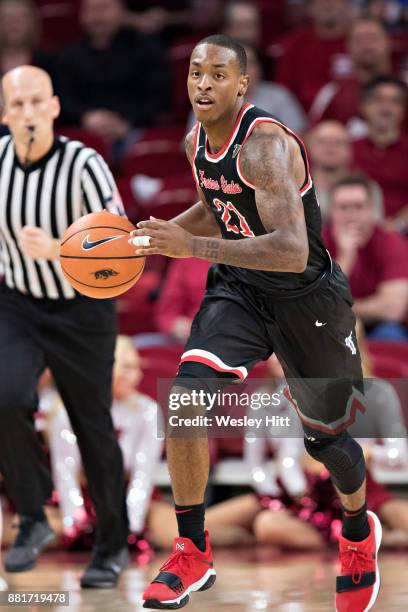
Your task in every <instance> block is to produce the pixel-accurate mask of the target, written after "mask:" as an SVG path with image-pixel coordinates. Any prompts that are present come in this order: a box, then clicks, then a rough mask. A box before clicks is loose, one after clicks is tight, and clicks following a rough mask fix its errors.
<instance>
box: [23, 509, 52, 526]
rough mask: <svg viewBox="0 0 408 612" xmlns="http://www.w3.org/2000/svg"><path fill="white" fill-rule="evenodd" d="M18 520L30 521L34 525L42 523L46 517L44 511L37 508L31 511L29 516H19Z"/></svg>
mask: <svg viewBox="0 0 408 612" xmlns="http://www.w3.org/2000/svg"><path fill="white" fill-rule="evenodd" d="M20 519H21V520H22V521H32V522H36V523H42V522H43V521H45V520H46V519H47V517H46V516H45V512H44V510H43V509H42V508H39V509H38V510H33V512H30V514H22V515H20Z"/></svg>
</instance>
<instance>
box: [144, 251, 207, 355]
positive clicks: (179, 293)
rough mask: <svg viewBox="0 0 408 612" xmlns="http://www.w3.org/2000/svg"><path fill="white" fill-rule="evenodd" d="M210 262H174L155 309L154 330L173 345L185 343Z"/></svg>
mask: <svg viewBox="0 0 408 612" xmlns="http://www.w3.org/2000/svg"><path fill="white" fill-rule="evenodd" d="M209 265H210V264H209V262H208V261H205V260H204V259H195V258H189V259H175V260H174V261H172V262H171V263H170V266H169V268H168V272H167V276H166V279H165V281H164V285H163V288H162V291H161V294H160V297H159V300H158V302H157V306H156V321H157V328H158V330H159V331H160V332H161V333H163V334H168V335H169V336H170V337H171V338H172V339H173V340H175V341H176V342H180V343H184V342H185V341H186V340H187V338H188V336H189V334H190V328H191V323H192V321H193V319H194V317H195V314H196V312H197V310H198V307H199V306H200V303H201V300H202V298H203V294H204V290H205V284H206V279H207V273H208V268H209Z"/></svg>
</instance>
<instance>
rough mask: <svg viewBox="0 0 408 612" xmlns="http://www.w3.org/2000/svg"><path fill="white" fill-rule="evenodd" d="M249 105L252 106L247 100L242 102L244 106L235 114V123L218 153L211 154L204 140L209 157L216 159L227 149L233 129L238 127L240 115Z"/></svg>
mask: <svg viewBox="0 0 408 612" xmlns="http://www.w3.org/2000/svg"><path fill="white" fill-rule="evenodd" d="M250 106H252V105H251V104H250V103H249V102H247V103H246V104H244V106H243V107H242V108H241V110H240V111H239V113H238V115H237V118H236V119H235V123H234V125H233V126H232V128H231V131H230V133H229V134H228V138H227V140H226V141H225V142H224V144H223V147H222V149H220V150H219V151H218V153H214V154H213V153H210V152H209V150H208V147H207V144H208V139H207V140H206V142H205V150H206V153H207V155H208V157H210V158H211V159H218V158H219V157H221V155H223V153H225V151H226V150H227V149H228V147H229V146H230V144H231V139H232V137H233V135H234V133H235V130H236V129H237V127H238V125H239V123H240V121H241V119H242V115H243V114H244V112H245V111H246V109H247V108H248V107H250Z"/></svg>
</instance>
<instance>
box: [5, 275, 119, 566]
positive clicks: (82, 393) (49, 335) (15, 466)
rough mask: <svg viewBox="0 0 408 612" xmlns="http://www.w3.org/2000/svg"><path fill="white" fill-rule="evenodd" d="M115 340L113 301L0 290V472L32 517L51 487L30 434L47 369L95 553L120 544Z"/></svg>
mask: <svg viewBox="0 0 408 612" xmlns="http://www.w3.org/2000/svg"><path fill="white" fill-rule="evenodd" d="M115 337H116V315H115V308H114V303H113V301H112V300H91V299H89V298H86V297H82V296H78V297H76V298H74V299H72V300H49V299H35V298H32V297H27V296H25V295H23V294H21V293H19V292H18V291H14V290H11V289H9V288H7V287H6V286H5V285H4V284H3V285H0V471H1V473H2V475H3V477H4V480H5V485H6V488H7V491H8V493H9V495H10V497H11V499H12V501H13V503H14V504H15V506H16V509H17V512H18V513H19V514H28V515H30V514H34V513H36V512H38V511H39V510H40V509H41V507H42V506H43V505H44V503H45V502H46V500H47V499H48V498H49V497H50V495H51V493H52V490H53V485H52V480H51V475H50V473H49V470H48V468H47V466H46V465H45V462H44V456H43V453H42V448H41V444H40V442H39V439H38V436H37V434H36V432H35V428H34V422H33V415H34V412H35V410H36V408H37V392H36V387H37V382H38V378H39V376H40V374H41V373H42V371H43V370H44V368H45V367H47V366H48V367H49V368H50V370H51V372H52V375H53V378H54V381H55V384H56V386H57V388H58V391H59V393H60V395H61V398H62V400H63V402H64V405H65V408H66V409H67V412H68V415H69V418H70V421H71V424H72V428H73V431H74V433H75V435H76V437H77V441H78V445H79V448H80V451H81V455H82V461H83V466H84V470H85V473H86V477H87V481H88V487H89V493H90V497H91V499H92V502H93V504H94V507H95V511H96V515H97V534H96V548H97V550H98V551H99V552H101V553H102V554H108V555H109V554H112V553H114V552H116V551H117V550H118V549H119V548H121V547H123V546H125V545H126V541H127V532H128V522H127V512H126V488H125V482H124V472H123V459H122V453H121V450H120V448H119V444H118V441H117V438H116V436H115V433H114V429H113V423H112V419H111V413H110V409H111V384H112V365H113V359H114V348H115Z"/></svg>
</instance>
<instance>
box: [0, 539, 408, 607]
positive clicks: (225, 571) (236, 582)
mask: <svg viewBox="0 0 408 612" xmlns="http://www.w3.org/2000/svg"><path fill="white" fill-rule="evenodd" d="M163 560H164V556H157V557H155V559H154V560H153V562H152V563H151V564H150V565H149V566H147V567H144V568H138V567H137V566H136V565H135V564H134V563H132V564H131V565H130V567H129V569H128V570H127V571H126V573H125V574H124V576H123V578H122V580H121V583H120V586H119V588H118V589H115V590H103V591H102V590H86V591H84V590H82V591H81V590H80V588H79V585H78V577H79V575H80V572H81V570H82V569H83V567H84V565H85V563H86V561H87V555H85V554H83V553H81V554H79V553H76V554H74V553H57V552H55V553H54V552H50V553H46V554H44V555H43V557H42V559H41V562H40V564H39V565H38V567H37V568H36V569H35V570H32V571H31V572H25V573H24V574H7V575H6V574H4V573H2V575H3V577H5V578H6V579H7V581H8V585H9V589H16V590H20V589H22V590H30V589H32V590H40V589H41V590H45V589H49V590H58V589H64V590H68V591H69V592H70V606H69V608H67V607H58V606H47V607H40V606H38V607H24V608H23V607H20V606H19V607H16V606H13V607H3V606H0V612H1V610H6V609H9V610H15V611H17V610H26V611H27V610H31V611H32V612H34V611H35V612H40V611H41V612H42V611H45V610H57V611H58V612H64V611H66V610H70V611H72V612H122V611H123V612H131V611H132V612H135V611H137V610H143V608H142V606H141V594H142V592H143V589H144V586H145V584H146V582H147V581H148V580H150V579H151V578H153V577H154V575H155V573H156V570H157V568H158V566H159V565H160V563H161V562H162V561H163ZM215 562H216V570H217V582H216V583H215V585H214V587H213V588H211V589H210V590H208V591H206V592H203V593H196V594H193V595H192V597H191V600H190V603H189V605H188V606H186V607H185V608H184V609H185V610H186V611H187V610H189V611H190V612H207V611H208V612H213V611H214V612H218V610H219V611H222V612H257V611H263V610H277V611H279V612H326V611H331V610H334V606H333V589H334V577H335V574H336V559H335V554H334V553H333V552H328V553H327V554H301V555H299V554H296V555H291V554H285V555H281V554H273V553H271V551H270V550H268V549H259V548H257V549H253V550H252V551H251V550H247V549H246V550H234V551H231V550H228V551H223V550H218V551H217V552H216V555H215ZM381 573H382V589H381V591H380V596H379V598H378V600H377V604H376V606H375V607H374V608H373V610H378V611H381V612H393V611H397V610H398V611H399V612H401V611H403V610H408V554H407V552H406V551H405V552H402V551H401V552H384V553H383V554H382V555H381Z"/></svg>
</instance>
